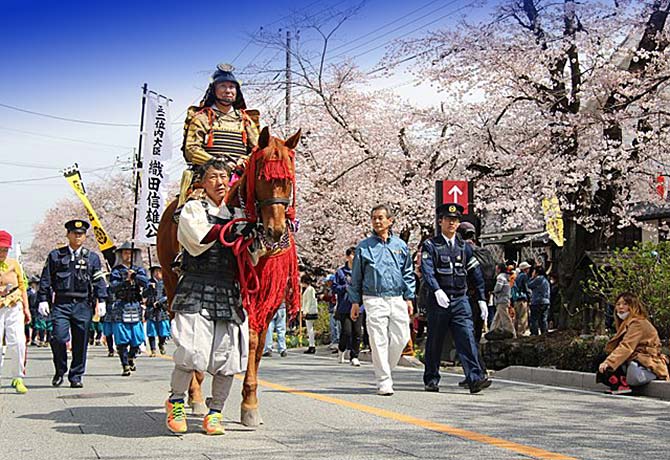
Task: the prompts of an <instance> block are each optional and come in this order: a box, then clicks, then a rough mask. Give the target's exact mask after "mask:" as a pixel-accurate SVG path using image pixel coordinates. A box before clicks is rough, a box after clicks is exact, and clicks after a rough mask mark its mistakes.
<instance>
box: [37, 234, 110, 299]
mask: <svg viewBox="0 0 670 460" xmlns="http://www.w3.org/2000/svg"><path fill="white" fill-rule="evenodd" d="M52 294H56V296H57V297H58V296H63V297H70V298H79V299H81V301H82V302H88V303H90V302H91V301H93V299H98V300H100V301H103V302H104V301H105V299H106V298H107V283H106V282H105V276H104V274H103V272H102V265H101V263H100V257H98V255H97V254H96V253H94V252H91V251H89V250H88V249H87V248H81V249H80V253H79V256H78V257H76V258H75V259H73V258H72V253H71V252H70V249H69V248H68V246H64V247H62V248H58V249H54V250H53V251H51V252H50V253H49V255H48V257H47V261H46V263H45V264H44V268H43V269H42V276H40V285H39V290H38V291H37V300H38V302H51V297H52Z"/></svg>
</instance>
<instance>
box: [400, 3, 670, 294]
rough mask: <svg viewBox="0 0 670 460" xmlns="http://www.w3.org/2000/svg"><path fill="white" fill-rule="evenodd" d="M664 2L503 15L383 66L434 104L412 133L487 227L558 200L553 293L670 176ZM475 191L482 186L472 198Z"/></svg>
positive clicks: (515, 8) (541, 7)
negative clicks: (460, 169) (561, 225)
mask: <svg viewBox="0 0 670 460" xmlns="http://www.w3.org/2000/svg"><path fill="white" fill-rule="evenodd" d="M669 7H670V6H669V5H668V1H667V0H664V1H652V2H634V1H627V0H621V1H616V2H610V3H600V2H584V3H578V2H575V1H574V0H563V1H561V2H550V1H545V0H513V1H503V2H501V3H500V5H499V6H498V7H497V9H496V12H495V15H494V17H493V18H492V20H490V21H489V22H488V23H477V24H470V23H467V22H463V23H462V24H461V25H460V26H459V27H458V28H457V29H455V30H441V31H437V32H434V33H431V34H429V35H427V36H426V37H424V38H421V39H417V40H411V41H406V42H404V43H403V44H402V45H401V46H399V47H398V49H397V50H396V51H395V52H394V53H392V54H391V55H389V57H388V58H387V62H392V61H395V60H398V58H402V57H406V56H418V59H417V60H416V65H415V66H414V68H413V71H414V72H415V73H416V74H417V76H421V78H428V79H430V80H431V81H432V82H433V83H434V84H436V85H437V86H438V87H439V89H440V90H441V91H442V94H443V98H444V101H445V102H444V107H443V110H434V111H433V112H432V113H430V114H427V119H426V120H425V123H428V124H432V125H433V126H435V127H436V129H440V130H441V132H443V133H446V136H445V139H446V140H447V143H448V144H449V146H448V147H447V149H446V153H447V155H449V156H452V157H454V156H455V157H457V158H458V161H459V163H460V164H461V165H463V166H464V172H465V176H464V178H467V179H470V180H474V181H476V182H477V183H478V184H479V186H478V187H477V190H476V195H477V198H478V202H477V204H478V207H479V210H480V211H481V212H482V213H483V214H484V216H485V217H486V220H487V224H488V225H489V226H491V225H492V224H493V225H494V226H495V227H500V228H511V227H527V224H528V222H534V221H537V218H538V216H541V208H540V203H541V200H542V198H549V197H552V196H556V197H558V199H559V201H560V204H561V208H562V211H563V217H564V221H565V237H566V244H565V247H564V248H563V249H562V251H561V253H560V260H559V268H560V273H561V277H562V278H561V280H562V284H563V287H564V288H569V289H568V290H569V291H572V292H576V291H578V290H579V289H578V288H579V285H578V284H576V283H578V282H579V280H577V279H576V278H575V277H574V276H573V275H574V273H575V267H576V264H577V262H578V261H579V259H580V258H581V256H582V255H583V253H584V251H586V250H593V249H602V248H603V247H605V246H606V244H607V241H608V238H609V237H610V236H611V235H612V234H613V233H614V231H615V230H616V229H617V228H620V227H623V226H626V225H628V224H630V223H631V222H632V219H631V213H630V208H631V205H632V204H634V203H636V202H639V201H649V200H651V199H653V197H652V195H651V193H650V191H651V188H650V186H649V185H650V184H651V183H652V180H653V178H654V177H655V175H656V174H657V173H658V172H659V170H661V169H662V168H664V165H666V164H668V163H669V160H670V159H669V158H668V155H669V152H668V151H667V145H668V131H669V129H668V128H669V127H670V123H669V118H668V111H667V104H668V98H669V97H670V91H669V90H668V80H669V79H670V68H669V67H668V66H669V62H670V60H669V59H668V50H667V43H668V28H667V26H666V19H667V15H668V8H669ZM483 184H486V186H484V185H483Z"/></svg>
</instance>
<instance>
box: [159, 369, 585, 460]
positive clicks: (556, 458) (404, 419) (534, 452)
mask: <svg viewBox="0 0 670 460" xmlns="http://www.w3.org/2000/svg"><path fill="white" fill-rule="evenodd" d="M161 358H164V359H169V360H172V357H171V356H161ZM235 377H237V378H238V379H240V380H243V378H242V377H241V376H239V375H236V376H235ZM258 384H259V385H261V386H264V387H267V388H271V389H273V390H277V391H281V392H284V393H290V394H294V395H298V396H304V397H306V398H310V399H314V400H317V401H321V402H325V403H329V404H335V405H337V406H341V407H348V408H349V409H354V410H357V411H360V412H365V413H367V414H371V415H376V416H377V417H382V418H386V419H389V420H395V421H397V422H401V423H407V424H409V425H414V426H418V427H420V428H424V429H426V430H431V431H435V432H438V433H445V434H448V435H451V436H456V437H458V438H461V439H465V440H468V441H474V442H479V443H482V444H488V445H490V446H494V447H498V448H500V449H506V450H511V451H512V452H516V453H518V454H521V455H525V456H528V457H532V458H537V459H542V460H576V459H575V458H574V457H568V456H566V455H563V454H557V453H555V452H549V451H547V450H544V449H539V448H537V447H531V446H526V445H523V444H519V443H516V442H512V441H507V440H505V439H500V438H495V437H493V436H488V435H485V434H482V433H477V432H476V431H469V430H463V429H461V428H456V427H453V426H450V425H446V424H444V423H438V422H432V421H430V420H424V419H421V418H418V417H413V416H411V415H405V414H401V413H399V412H393V411H390V410H386V409H380V408H378V407H373V406H368V405H365V404H359V403H355V402H351V401H347V400H344V399H339V398H333V397H332V396H325V395H322V394H318V393H311V392H309V391H301V390H296V389H295V388H290V387H287V386H284V385H279V384H277V383H272V382H268V381H265V380H260V379H259V380H258Z"/></svg>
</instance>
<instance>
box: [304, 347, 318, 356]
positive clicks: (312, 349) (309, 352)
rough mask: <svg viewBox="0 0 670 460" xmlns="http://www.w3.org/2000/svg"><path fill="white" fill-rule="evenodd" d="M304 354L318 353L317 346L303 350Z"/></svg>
mask: <svg viewBox="0 0 670 460" xmlns="http://www.w3.org/2000/svg"><path fill="white" fill-rule="evenodd" d="M303 353H304V354H306V355H313V354H315V353H316V348H315V347H309V348H308V349H307V350H305V351H303Z"/></svg>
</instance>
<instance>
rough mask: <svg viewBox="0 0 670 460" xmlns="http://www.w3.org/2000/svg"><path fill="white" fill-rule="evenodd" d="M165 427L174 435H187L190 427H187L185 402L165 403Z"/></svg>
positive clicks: (168, 401)
mask: <svg viewBox="0 0 670 460" xmlns="http://www.w3.org/2000/svg"><path fill="white" fill-rule="evenodd" d="M165 412H166V417H165V426H167V428H168V430H170V431H172V432H173V433H186V430H187V429H188V426H187V425H186V412H185V410H184V403H183V402H177V401H175V402H170V400H169V399H168V400H167V401H165Z"/></svg>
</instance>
